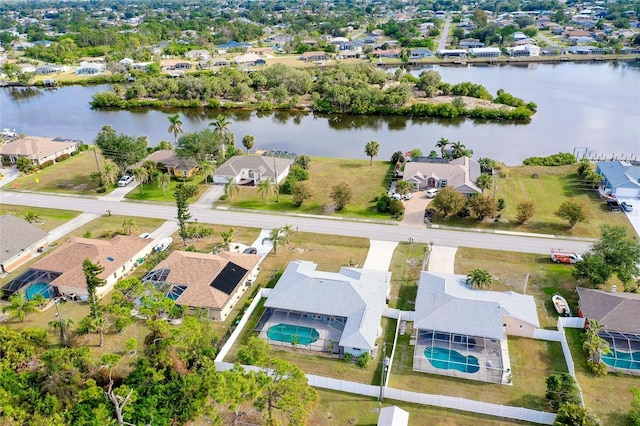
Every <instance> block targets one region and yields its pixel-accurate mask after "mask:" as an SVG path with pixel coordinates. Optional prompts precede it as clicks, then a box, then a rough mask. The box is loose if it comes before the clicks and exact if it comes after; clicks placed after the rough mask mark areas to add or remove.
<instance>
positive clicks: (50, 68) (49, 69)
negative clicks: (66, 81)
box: [36, 64, 68, 75]
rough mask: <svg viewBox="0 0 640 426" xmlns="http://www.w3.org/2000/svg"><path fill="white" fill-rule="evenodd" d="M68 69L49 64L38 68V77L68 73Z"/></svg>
mask: <svg viewBox="0 0 640 426" xmlns="http://www.w3.org/2000/svg"><path fill="white" fill-rule="evenodd" d="M67 70H68V68H67V67H66V66H64V65H58V64H47V65H41V66H39V67H37V68H36V74H38V75H49V74H59V73H63V72H66V71H67Z"/></svg>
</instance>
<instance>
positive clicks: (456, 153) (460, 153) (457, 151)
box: [451, 141, 467, 159]
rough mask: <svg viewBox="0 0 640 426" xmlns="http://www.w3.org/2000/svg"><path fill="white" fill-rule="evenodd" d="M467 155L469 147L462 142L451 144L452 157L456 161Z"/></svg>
mask: <svg viewBox="0 0 640 426" xmlns="http://www.w3.org/2000/svg"><path fill="white" fill-rule="evenodd" d="M466 154H467V147H466V146H465V145H464V144H463V143H462V142H460V141H458V142H454V143H452V144H451V156H452V157H453V158H454V159H456V158H460V157H464V156H465V155H466Z"/></svg>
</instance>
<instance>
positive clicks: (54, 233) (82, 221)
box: [47, 213, 100, 244]
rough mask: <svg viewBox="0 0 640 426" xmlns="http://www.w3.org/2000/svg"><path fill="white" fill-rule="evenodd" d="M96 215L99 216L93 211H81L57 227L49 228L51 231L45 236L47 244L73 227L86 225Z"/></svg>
mask: <svg viewBox="0 0 640 426" xmlns="http://www.w3.org/2000/svg"><path fill="white" fill-rule="evenodd" d="M98 217H100V215H97V214H93V213H82V214H81V215H80V216H78V217H75V218H73V219H71V220H70V221H69V222H67V223H65V224H62V225H60V226H58V227H57V228H55V229H53V230H51V232H49V237H48V238H47V240H48V241H49V244H51V243H53V242H54V241H57V240H59V239H60V238H62V237H64V236H65V235H67V234H68V233H69V232H71V231H73V230H74V229H77V228H80V227H81V226H82V225H86V224H87V223H89V222H91V221H92V220H94V219H96V218H98Z"/></svg>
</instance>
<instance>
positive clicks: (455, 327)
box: [414, 272, 540, 339]
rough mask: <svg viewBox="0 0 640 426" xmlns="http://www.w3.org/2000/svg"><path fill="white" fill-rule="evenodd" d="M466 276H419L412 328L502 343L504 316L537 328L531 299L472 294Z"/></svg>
mask: <svg viewBox="0 0 640 426" xmlns="http://www.w3.org/2000/svg"><path fill="white" fill-rule="evenodd" d="M466 278H467V277H466V276H464V275H455V274H436V273H432V272H422V274H421V275H420V282H419V284H418V295H417V297H416V313H415V317H414V327H415V328H419V329H425V330H426V329H429V330H439V331H448V332H451V333H459V334H466V335H471V336H480V337H488V338H492V339H502V338H503V337H504V328H503V326H502V324H503V316H508V317H513V318H518V319H519V320H521V321H524V322H526V323H528V324H531V325H532V326H534V327H539V326H540V323H539V321H538V314H537V312H536V304H535V301H534V299H533V297H532V296H528V295H523V294H519V293H514V292H512V291H507V292H497V291H487V290H474V289H472V288H470V287H469V286H468V285H467V284H466Z"/></svg>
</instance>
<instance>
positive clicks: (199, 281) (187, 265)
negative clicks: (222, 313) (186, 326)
mask: <svg viewBox="0 0 640 426" xmlns="http://www.w3.org/2000/svg"><path fill="white" fill-rule="evenodd" d="M259 262H260V256H258V255H255V254H244V253H231V252H220V253H218V254H217V255H215V254H208V253H196V252H188V251H178V250H176V251H174V252H172V253H171V254H170V255H169V256H168V257H167V258H166V259H165V260H163V261H162V262H160V263H159V264H158V266H156V267H155V268H154V269H153V271H157V270H159V269H168V270H170V272H169V274H168V275H167V277H166V278H165V282H167V283H171V284H176V285H186V286H187V288H186V290H185V291H184V292H183V293H182V294H181V295H180V297H178V299H177V300H176V303H177V304H179V305H184V306H193V307H206V308H212V309H222V308H223V307H224V305H225V304H226V303H227V301H228V300H229V295H230V294H232V293H233V289H235V288H236V287H237V285H238V284H240V283H242V282H243V281H244V280H245V279H246V278H247V276H248V275H249V273H250V272H251V271H252V270H253V269H254V268H255V267H256V265H257V264H258V263H259ZM227 267H229V268H234V269H236V270H238V271H239V270H242V271H244V273H243V274H241V275H242V276H241V277H240V278H238V276H237V275H235V274H234V277H235V279H237V282H236V283H235V286H234V287H233V289H232V290H231V292H230V293H228V292H226V291H224V289H222V288H220V286H217V287H215V286H214V287H212V286H211V284H212V283H214V281H215V280H216V279H217V278H218V277H219V275H220V273H221V272H222V271H223V270H224V269H225V268H227ZM153 271H152V272H153ZM225 288H226V287H225Z"/></svg>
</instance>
